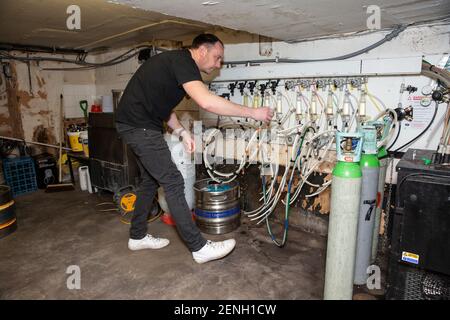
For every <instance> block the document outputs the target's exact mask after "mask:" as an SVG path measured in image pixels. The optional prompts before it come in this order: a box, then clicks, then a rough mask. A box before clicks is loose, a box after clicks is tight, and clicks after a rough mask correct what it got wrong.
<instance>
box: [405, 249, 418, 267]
mask: <svg viewBox="0 0 450 320" xmlns="http://www.w3.org/2000/svg"><path fill="white" fill-rule="evenodd" d="M402 261H405V262H409V263H414V264H419V255H418V254H415V253H410V252H406V251H403V252H402Z"/></svg>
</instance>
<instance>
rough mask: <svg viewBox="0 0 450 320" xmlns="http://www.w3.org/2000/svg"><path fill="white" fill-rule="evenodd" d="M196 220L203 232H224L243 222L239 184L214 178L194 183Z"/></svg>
mask: <svg viewBox="0 0 450 320" xmlns="http://www.w3.org/2000/svg"><path fill="white" fill-rule="evenodd" d="M194 192H195V210H194V213H195V221H196V223H197V226H198V227H199V229H200V230H201V231H202V232H205V233H208V234H224V233H228V232H231V231H233V230H235V229H236V228H237V227H239V225H240V223H241V208H240V205H239V197H240V192H239V184H238V183H237V182H236V181H232V182H230V183H218V182H216V181H214V180H212V179H204V180H199V181H197V182H196V183H194Z"/></svg>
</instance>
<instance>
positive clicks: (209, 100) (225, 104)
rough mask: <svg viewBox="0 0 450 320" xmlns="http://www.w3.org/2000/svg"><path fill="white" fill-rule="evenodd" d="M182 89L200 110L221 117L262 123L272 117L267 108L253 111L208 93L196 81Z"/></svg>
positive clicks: (201, 84)
mask: <svg viewBox="0 0 450 320" xmlns="http://www.w3.org/2000/svg"><path fill="white" fill-rule="evenodd" d="M183 88H184V91H186V93H187V94H188V95H189V96H190V97H191V98H192V99H194V101H195V102H196V103H197V104H198V105H199V106H200V107H201V108H202V109H205V110H206V111H209V112H212V113H215V114H218V115H221V116H231V117H243V118H252V119H255V120H258V121H264V122H269V121H270V120H271V119H272V117H273V110H272V109H270V108H268V107H262V108H256V109H253V108H249V107H245V106H243V105H240V104H237V103H234V102H231V101H228V100H227V99H224V98H222V97H219V96H216V95H214V94H212V93H211V92H209V90H208V89H207V87H206V86H205V85H204V84H203V82H201V81H198V80H195V81H189V82H186V83H184V84H183Z"/></svg>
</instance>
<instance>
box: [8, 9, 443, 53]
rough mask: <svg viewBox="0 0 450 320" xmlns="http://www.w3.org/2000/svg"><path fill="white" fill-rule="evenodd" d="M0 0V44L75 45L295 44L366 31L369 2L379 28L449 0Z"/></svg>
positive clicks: (413, 18)
mask: <svg viewBox="0 0 450 320" xmlns="http://www.w3.org/2000/svg"><path fill="white" fill-rule="evenodd" d="M0 1H1V4H0V9H1V10H0V43H13V44H19V45H34V46H44V47H52V48H53V47H57V48H70V49H81V50H93V49H99V48H115V47H122V46H129V45H135V44H139V43H143V42H150V41H154V42H155V43H156V44H157V45H159V43H158V41H170V43H171V44H172V45H174V44H178V45H179V44H180V43H183V42H188V43H189V42H190V41H191V40H192V38H193V37H194V36H195V35H196V34H198V33H201V32H205V31H210V32H211V31H212V32H214V31H217V30H220V31H223V32H225V33H226V32H229V33H230V34H232V35H233V37H234V39H241V40H239V41H243V42H249V41H255V39H257V37H255V34H256V35H258V34H259V35H264V36H268V37H272V38H274V39H279V40H284V41H289V42H291V41H292V42H295V41H302V40H305V39H311V38H318V37H325V36H331V35H340V34H346V33H352V32H359V31H365V30H367V25H366V20H367V18H368V17H369V14H367V13H366V8H367V6H368V5H374V4H375V5H378V6H379V7H380V9H381V27H382V28H390V27H392V26H394V25H397V24H401V23H413V22H424V21H435V20H442V19H447V18H449V16H450V15H449V13H450V0H425V1H417V0H361V1H358V0H339V1H338V0H335V1H331V0H278V1H277V0H253V1H242V0H218V1H206V0H170V1H168V0H110V1H106V0H41V1H35V0H21V1H17V0H0ZM71 4H76V5H78V6H79V7H80V10H81V29H80V30H68V29H67V27H66V20H67V18H68V17H69V14H67V13H66V10H67V7H68V6H69V5H71ZM141 9H144V10H141ZM236 30H237V31H236ZM236 35H240V36H241V37H236ZM233 37H229V38H230V39H231V38H233ZM243 39H245V40H243ZM225 41H226V42H229V41H227V39H226V40H225ZM256 41H257V40H256Z"/></svg>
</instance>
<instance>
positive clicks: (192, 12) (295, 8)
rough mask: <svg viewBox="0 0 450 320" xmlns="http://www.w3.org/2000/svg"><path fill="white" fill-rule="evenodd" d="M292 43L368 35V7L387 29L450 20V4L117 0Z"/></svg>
mask: <svg viewBox="0 0 450 320" xmlns="http://www.w3.org/2000/svg"><path fill="white" fill-rule="evenodd" d="M114 2H119V3H123V4H127V5H130V6H134V7H137V8H142V9H145V10H152V11H156V12H162V13H165V14H169V15H173V16H177V17H183V18H187V19H192V20H196V21H202V22H205V23H213V24H217V25H220V26H223V27H227V28H231V29H236V30H244V31H247V32H250V33H255V34H260V35H264V36H268V37H272V38H275V39H280V40H284V41H288V42H293V41H301V40H304V39H310V38H318V37H324V36H330V35H337V34H345V33H349V32H359V31H366V30H367V29H368V27H367V23H366V21H367V18H368V17H369V16H370V15H371V13H369V14H368V13H367V7H368V6H370V5H377V6H378V7H379V8H380V19H381V28H391V27H393V26H395V25H398V24H409V23H416V22H424V21H431V20H442V19H445V18H449V17H450V0H424V1H418V0H334V1H333V0H252V1H242V0H216V1H206V0H170V1H167V0H114Z"/></svg>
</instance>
